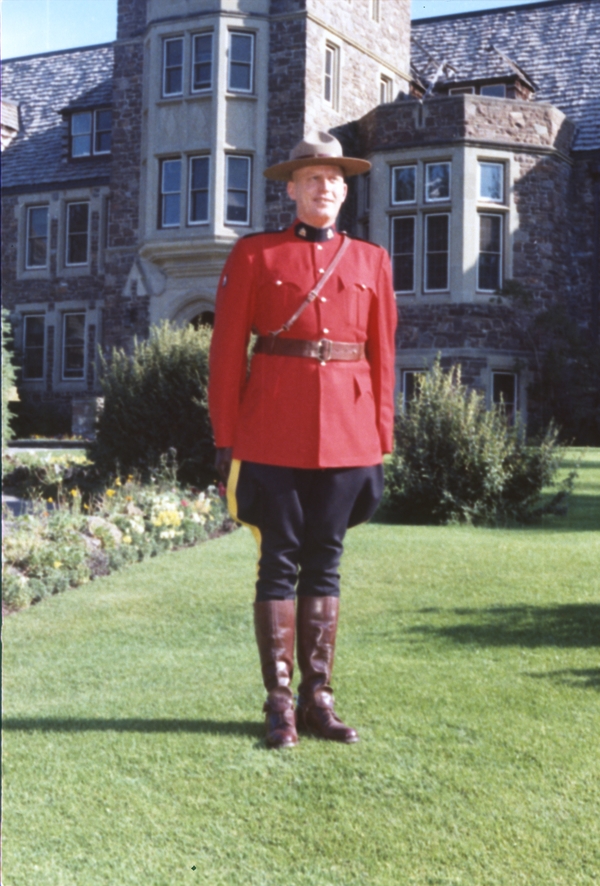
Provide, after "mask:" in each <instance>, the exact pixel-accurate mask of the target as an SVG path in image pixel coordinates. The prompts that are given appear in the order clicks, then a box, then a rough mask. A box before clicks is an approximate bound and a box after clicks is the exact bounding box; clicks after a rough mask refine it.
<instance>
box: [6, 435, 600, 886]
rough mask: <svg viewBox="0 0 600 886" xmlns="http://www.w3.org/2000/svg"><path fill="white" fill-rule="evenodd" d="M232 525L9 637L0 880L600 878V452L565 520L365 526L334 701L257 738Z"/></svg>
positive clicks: (464, 884)
mask: <svg viewBox="0 0 600 886" xmlns="http://www.w3.org/2000/svg"><path fill="white" fill-rule="evenodd" d="M253 544H254V543H253V540H252V537H251V535H250V533H249V532H247V531H245V530H242V531H239V532H236V533H234V534H232V535H230V536H225V537H223V538H220V539H218V540H216V541H212V542H210V543H208V544H206V545H203V546H200V547H198V548H195V549H191V550H186V551H181V552H179V553H175V554H168V555H165V556H163V557H161V558H158V559H156V560H152V561H149V562H145V563H142V564H139V565H138V566H134V567H131V568H129V569H127V570H124V571H123V572H120V573H117V574H115V575H113V576H110V577H109V578H106V579H102V580H100V581H97V582H95V583H93V584H91V585H88V586H86V587H84V588H81V589H78V590H73V591H69V592H68V593H65V594H64V595H62V596H60V597H55V598H52V599H51V600H48V601H46V602H44V603H42V604H41V605H39V606H37V607H33V608H32V609H30V610H27V611H24V612H21V613H18V614H16V615H13V616H10V617H9V618H8V619H7V620H6V622H5V625H4V713H5V723H4V730H5V731H4V828H3V862H4V879H3V883H4V886H32V884H35V886H96V884H110V886H130V884H131V886H133V884H135V886H138V884H140V886H141V884H143V886H179V884H202V886H205V884H210V886H221V884H222V886H280V884H281V886H384V884H385V886H584V884H585V886H587V884H599V883H600V751H599V747H600V742H599V736H600V450H592V451H588V452H587V453H586V458H585V461H584V466H583V468H582V471H581V476H580V479H579V481H578V484H577V488H576V495H575V498H574V503H573V507H572V509H571V512H570V514H569V517H568V518H566V519H564V520H556V519H554V520H550V521H547V523H546V524H545V525H544V526H543V527H539V526H538V527H531V528H526V529H499V530H494V529H472V528H469V527H421V526H419V527H410V526H390V525H386V524H376V523H374V524H371V525H369V526H366V527H362V528H359V529H356V530H353V531H352V532H351V533H350V534H349V536H348V541H347V554H346V558H345V562H344V575H343V577H344V589H343V599H342V618H341V629H340V638H339V644H338V656H337V665H336V670H335V675H334V676H335V680H334V686H335V688H336V696H337V700H338V708H339V710H340V712H341V713H342V715H343V716H344V717H345V718H346V719H347V720H348V722H349V723H351V724H352V725H354V726H356V728H357V729H358V730H359V731H360V735H361V742H360V743H359V744H357V745H354V746H348V747H347V746H335V745H331V744H327V743H325V742H321V741H319V740H317V739H311V738H303V739H302V741H301V744H300V746H299V747H298V748H297V749H296V750H293V751H284V752H268V751H266V750H265V747H264V743H263V741H262V731H263V730H262V722H261V714H260V707H261V704H262V701H263V691H262V687H261V683H260V678H259V669H258V656H257V652H256V650H255V646H254V641H253V636H252V627H251V624H252V607H251V602H252V584H253V574H254V568H255V567H254V548H253Z"/></svg>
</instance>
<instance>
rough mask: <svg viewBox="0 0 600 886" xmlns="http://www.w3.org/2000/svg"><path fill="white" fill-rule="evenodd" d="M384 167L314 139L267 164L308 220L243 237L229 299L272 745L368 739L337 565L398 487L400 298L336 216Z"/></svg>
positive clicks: (217, 407) (220, 391) (232, 387)
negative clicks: (341, 689)
mask: <svg viewBox="0 0 600 886" xmlns="http://www.w3.org/2000/svg"><path fill="white" fill-rule="evenodd" d="M369 168H370V163H368V162H367V161H366V160H360V159H356V158H351V157H344V156H343V154H342V148H341V145H340V143H339V142H338V141H337V139H335V138H333V136H331V135H329V134H327V133H315V134H313V135H312V136H309V137H307V139H305V140H304V141H302V142H300V143H299V144H298V145H297V146H296V147H295V148H294V150H293V151H292V152H291V154H290V160H289V161H287V162H285V163H279V164H277V165H276V166H272V167H270V168H269V169H267V170H265V173H264V174H265V176H266V177H267V178H270V179H274V180H284V181H287V192H288V194H289V196H290V197H291V199H292V200H294V201H295V203H296V209H297V220H296V221H295V222H294V224H293V225H292V226H291V227H290V228H288V229H287V230H285V231H280V232H277V233H270V234H269V233H264V234H257V235H250V236H249V237H245V238H243V239H242V240H240V241H239V242H238V243H237V244H236V246H235V247H234V249H233V251H232V252H231V255H230V256H229V259H228V261H227V263H226V265H225V268H224V270H223V274H222V277H221V280H220V283H219V289H218V293H217V302H216V316H215V328H214V334H213V340H212V347H211V357H210V382H209V406H210V414H211V420H212V423H213V428H214V434H215V442H216V446H217V467H218V469H219V471H220V473H221V475H222V476H223V477H224V478H227V477H228V501H229V507H230V510H231V512H232V515H233V516H234V517H235V518H236V519H237V520H238V521H240V522H243V523H245V524H246V525H249V526H250V527H251V528H252V530H253V533H254V535H255V537H256V540H257V542H258V547H259V563H258V580H257V583H256V602H255V604H254V622H255V631H256V639H257V643H258V649H259V655H260V661H261V667H262V675H263V681H264V684H265V688H266V690H267V700H266V702H265V706H264V711H265V713H266V730H267V746H268V747H271V748H284V747H293V746H294V745H296V744H297V743H298V736H297V729H304V730H308V731H311V732H313V733H316V734H317V735H320V736H321V737H322V738H326V739H330V740H334V741H342V742H346V743H351V742H355V741H358V735H357V733H356V731H355V730H354V729H352V728H351V727H349V726H346V725H345V724H344V723H343V722H342V721H341V720H340V719H339V717H338V716H337V715H336V714H335V712H334V709H333V694H332V690H331V686H330V679H331V671H332V667H333V656H334V650H335V638H336V631H337V620H338V608H339V593H340V591H339V573H338V566H339V562H340V558H341V555H342V550H343V539H344V535H345V532H346V529H347V528H348V527H349V526H353V525H356V524H357V523H360V522H363V521H365V520H368V519H369V518H370V517H371V516H372V514H373V513H374V511H375V509H376V507H377V504H378V503H379V500H380V498H381V494H382V491H383V469H382V465H381V461H382V454H383V453H386V452H390V451H391V448H392V432H393V415H394V408H393V389H394V331H395V326H396V306H395V299H394V292H393V288H392V283H391V271H390V263H389V258H388V255H387V253H386V251H385V250H384V249H382V248H381V247H378V246H375V245H373V244H371V243H366V242H364V241H357V240H350V238H348V237H346V236H345V235H340V234H339V233H337V232H336V230H335V227H334V224H335V220H336V218H337V215H338V213H339V210H340V207H341V205H342V203H343V201H344V199H345V198H346V193H347V185H346V183H345V181H344V176H350V175H356V174H358V173H361V172H366V171H367V170H368V169H369ZM251 333H254V334H256V335H258V338H257V340H256V343H255V345H254V353H253V356H252V362H251V367H250V371H249V373H248V371H247V347H248V343H249V339H250V335H251ZM296 594H297V597H298V602H297V612H296V613H295V605H294V600H295V596H296ZM296 636H297V654H298V664H299V668H300V672H301V682H300V686H299V688H298V704H297V708H296V711H294V699H293V695H292V691H291V682H292V674H293V663H294V641H295V637H296Z"/></svg>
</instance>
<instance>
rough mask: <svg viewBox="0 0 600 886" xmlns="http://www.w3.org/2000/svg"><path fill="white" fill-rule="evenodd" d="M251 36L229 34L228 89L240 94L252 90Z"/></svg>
mask: <svg viewBox="0 0 600 886" xmlns="http://www.w3.org/2000/svg"><path fill="white" fill-rule="evenodd" d="M252 42H253V36H252V35H251V34H231V40H230V44H229V88H230V89H232V90H234V91H235V90H238V91H240V92H250V91H251V89H252Z"/></svg>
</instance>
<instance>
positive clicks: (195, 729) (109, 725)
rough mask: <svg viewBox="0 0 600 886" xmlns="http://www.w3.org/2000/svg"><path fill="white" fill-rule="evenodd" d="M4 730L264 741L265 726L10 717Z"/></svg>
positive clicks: (169, 720)
mask: <svg viewBox="0 0 600 886" xmlns="http://www.w3.org/2000/svg"><path fill="white" fill-rule="evenodd" d="M2 727H3V729H5V730H7V731H8V730H10V731H15V732H16V731H22V732H141V733H157V732H165V733H167V732H191V733H195V734H200V735H241V736H244V735H245V736H248V737H249V738H256V739H260V738H262V737H263V733H264V724H263V723H257V722H240V721H236V720H191V719H190V720H180V719H175V718H167V717H165V718H151V719H145V718H143V717H126V718H102V717H7V718H5V719H4V720H3V723H2Z"/></svg>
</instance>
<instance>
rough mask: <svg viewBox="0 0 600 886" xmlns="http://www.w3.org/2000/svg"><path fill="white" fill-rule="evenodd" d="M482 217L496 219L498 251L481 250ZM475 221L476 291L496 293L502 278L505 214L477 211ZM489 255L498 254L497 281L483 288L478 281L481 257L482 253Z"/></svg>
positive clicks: (500, 286)
mask: <svg viewBox="0 0 600 886" xmlns="http://www.w3.org/2000/svg"><path fill="white" fill-rule="evenodd" d="M482 218H493V219H495V220H497V221H498V230H499V240H500V244H499V250H498V252H495V251H494V252H492V251H491V250H482V248H481V233H482V228H481V219H482ZM477 221H478V228H479V231H478V233H479V238H478V240H479V247H478V257H477V292H478V293H488V294H489V293H496V292H498V290H499V289H501V288H502V283H503V278H504V262H505V248H504V242H505V239H506V238H505V234H504V225H505V215H504V213H501V212H478V213H477ZM484 252H485V253H486V254H490V255H497V256H498V281H497V284H496V285H495V286H494V287H492V288H485V287H483V286H482V285H481V282H480V273H481V258H482V255H483V253H484Z"/></svg>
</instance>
